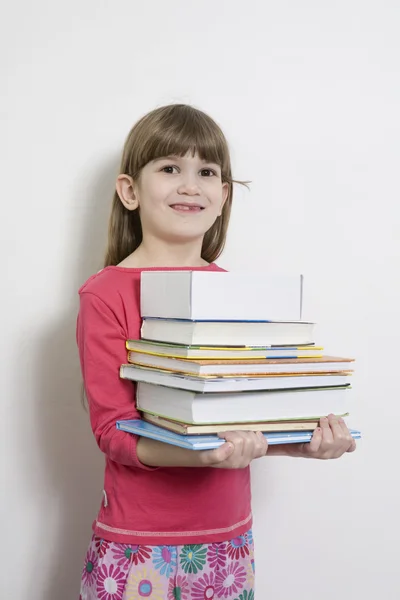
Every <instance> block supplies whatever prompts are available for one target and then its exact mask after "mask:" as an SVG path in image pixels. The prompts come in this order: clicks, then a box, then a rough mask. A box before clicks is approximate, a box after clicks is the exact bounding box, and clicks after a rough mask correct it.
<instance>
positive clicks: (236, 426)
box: [142, 413, 346, 435]
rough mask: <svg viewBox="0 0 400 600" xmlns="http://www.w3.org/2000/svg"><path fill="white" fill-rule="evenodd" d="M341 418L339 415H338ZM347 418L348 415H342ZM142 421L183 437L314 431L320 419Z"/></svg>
mask: <svg viewBox="0 0 400 600" xmlns="http://www.w3.org/2000/svg"><path fill="white" fill-rule="evenodd" d="M338 416H339V415H338ZM340 416H346V415H340ZM142 419H143V420H144V421H147V422H148V423H153V425H157V426H158V427H161V428H162V429H168V430H169V431H174V432H175V433H180V434H182V435H204V434H210V433H218V432H221V431H243V430H245V431H281V432H283V431H314V429H315V428H316V427H318V424H319V421H318V419H316V420H314V421H269V422H264V423H246V424H245V425H243V423H221V424H219V425H190V424H189V425H188V424H187V423H180V422H179V421H172V420H171V419H163V418H162V417H157V416H156V415H152V414H150V413H142Z"/></svg>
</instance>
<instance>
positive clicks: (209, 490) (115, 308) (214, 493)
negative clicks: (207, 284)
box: [77, 264, 252, 545]
mask: <svg viewBox="0 0 400 600" xmlns="http://www.w3.org/2000/svg"><path fill="white" fill-rule="evenodd" d="M142 270H145V269H134V268H131V269H126V268H121V267H106V268H105V269H103V270H102V271H100V273H98V274H97V275H93V276H92V277H91V278H90V279H89V280H88V281H87V282H86V283H85V284H84V285H83V286H82V287H81V289H80V290H79V294H80V310H79V315H78V323H77V342H78V347H79V355H80V361H81V368H82V374H83V378H84V383H85V390H86V395H87V399H88V404H89V411H90V420H91V425H92V429H93V432H94V435H95V437H96V440H97V443H98V445H99V447H100V449H101V450H102V452H104V454H105V476H104V491H105V494H104V499H103V501H102V505H101V507H100V511H99V513H98V516H97V519H96V520H95V522H94V524H93V530H94V532H95V533H96V535H98V536H99V537H102V538H105V539H107V540H110V541H114V542H121V543H129V544H149V545H161V544H167V545H181V544H197V543H210V542H217V541H224V540H228V539H231V538H234V537H236V536H238V535H240V534H242V533H244V532H245V531H247V530H248V529H249V528H250V526H251V524H252V517H251V491H250V469H249V467H247V468H246V469H236V470H233V469H213V468H210V467H204V468H188V467H184V468H182V467H168V468H166V467H162V468H152V467H147V466H145V465H143V464H142V463H140V461H139V460H138V457H137V454H136V446H137V441H138V437H137V436H135V435H132V434H129V433H126V432H123V431H119V430H117V429H116V426H115V423H116V421H117V420H119V419H135V418H138V417H139V414H138V411H137V409H136V405H135V385H134V384H133V383H132V382H130V381H127V380H122V379H120V377H119V367H120V365H121V364H123V363H126V362H127V353H126V347H125V342H126V340H128V339H139V338H140V327H141V317H140V273H141V271H142ZM146 270H151V269H146ZM153 270H160V269H153ZM163 270H210V271H222V269H220V268H219V267H218V266H217V265H216V264H210V265H208V266H206V267H197V268H190V269H189V268H180V269H174V268H165V269H163Z"/></svg>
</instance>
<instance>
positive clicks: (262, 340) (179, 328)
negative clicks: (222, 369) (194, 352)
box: [141, 317, 314, 346]
mask: <svg viewBox="0 0 400 600" xmlns="http://www.w3.org/2000/svg"><path fill="white" fill-rule="evenodd" d="M313 334H314V323H308V322H306V321H290V322H289V321H285V322H283V321H280V322H277V321H273V322H271V321H187V320H182V319H181V320H179V319H160V318H154V317H151V318H146V319H144V320H143V323H142V327H141V338H142V339H145V340H151V341H155V342H167V343H173V344H184V345H188V346H191V345H195V346H206V345H210V346H245V345H248V346H271V345H274V346H280V345H288V344H290V345H293V346H302V345H304V344H309V343H312V342H313V341H314V340H313Z"/></svg>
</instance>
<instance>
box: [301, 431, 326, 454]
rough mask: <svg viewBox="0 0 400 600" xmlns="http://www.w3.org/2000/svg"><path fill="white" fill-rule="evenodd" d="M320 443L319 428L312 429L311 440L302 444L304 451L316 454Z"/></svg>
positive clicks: (320, 432) (320, 433) (320, 434)
mask: <svg viewBox="0 0 400 600" xmlns="http://www.w3.org/2000/svg"><path fill="white" fill-rule="evenodd" d="M321 443H322V430H321V428H320V427H317V428H316V429H314V433H313V434H312V438H311V440H310V442H309V443H308V444H304V449H307V451H308V452H309V453H311V454H314V453H315V452H318V450H319V449H320V446H321Z"/></svg>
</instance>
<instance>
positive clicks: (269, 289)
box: [141, 271, 303, 321]
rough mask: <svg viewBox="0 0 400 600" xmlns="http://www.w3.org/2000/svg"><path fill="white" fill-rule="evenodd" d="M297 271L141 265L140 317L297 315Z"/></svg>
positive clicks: (284, 318) (271, 317) (231, 318)
mask: <svg viewBox="0 0 400 600" xmlns="http://www.w3.org/2000/svg"><path fill="white" fill-rule="evenodd" d="M302 297H303V276H302V275H277V274H263V273H258V274H253V273H224V272H213V271H143V272H142V274H141V314H142V317H162V318H165V319H191V320H217V321H218V320H224V321H246V320H249V321H252V320H255V321H256V320H260V321H263V320H265V321H291V320H293V321H296V320H301V318H302V316H301V314H302Z"/></svg>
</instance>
